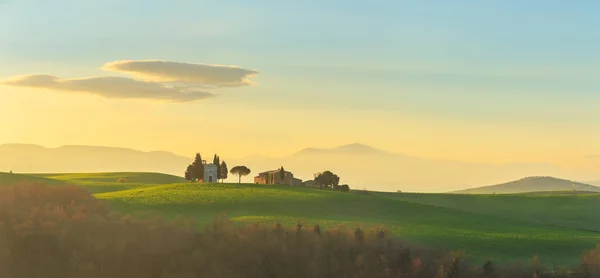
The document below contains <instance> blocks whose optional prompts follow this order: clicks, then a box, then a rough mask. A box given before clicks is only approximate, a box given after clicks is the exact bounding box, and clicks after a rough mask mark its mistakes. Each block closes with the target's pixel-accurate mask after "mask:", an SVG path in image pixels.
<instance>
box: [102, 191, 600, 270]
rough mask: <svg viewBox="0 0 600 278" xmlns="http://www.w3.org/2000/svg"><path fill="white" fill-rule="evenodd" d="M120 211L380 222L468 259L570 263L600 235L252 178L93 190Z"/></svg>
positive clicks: (290, 221)
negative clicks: (257, 181)
mask: <svg viewBox="0 0 600 278" xmlns="http://www.w3.org/2000/svg"><path fill="white" fill-rule="evenodd" d="M96 197H97V198H100V199H105V200H109V201H111V202H112V204H113V206H114V208H115V209H118V210H121V211H124V212H131V213H135V212H143V211H156V212H161V213H164V214H166V215H168V216H175V215H185V216H190V217H193V218H195V219H197V220H199V221H200V222H207V221H209V220H210V219H212V218H213V217H215V216H217V215H219V214H221V213H227V215H228V216H229V217H231V218H233V219H234V220H237V221H240V222H255V221H281V222H283V223H286V224H290V225H293V224H295V223H297V221H302V222H305V223H321V224H323V225H325V226H333V225H337V224H346V225H350V226H355V225H365V226H379V225H385V226H386V227H388V228H389V229H390V230H391V231H392V232H393V233H395V234H398V235H400V236H401V237H403V238H405V239H407V240H410V241H413V242H416V243H419V244H423V245H427V246H435V247H443V248H446V249H457V248H460V249H463V250H464V251H466V252H467V253H468V254H469V255H471V256H472V257H473V258H475V259H478V260H483V259H485V258H486V256H489V257H491V258H493V259H496V260H500V261H501V260H506V259H511V260H515V259H520V260H528V259H530V258H531V257H532V256H533V255H535V254H536V253H537V254H539V255H540V257H541V259H542V260H544V261H545V262H546V263H548V264H552V263H557V264H569V263H574V262H575V261H577V260H578V258H579V256H580V254H581V252H582V250H584V249H587V248H592V247H594V246H595V244H596V243H597V242H600V234H599V233H595V232H588V231H581V230H575V229H567V228H560V227H553V226H550V225H545V224H539V223H532V222H529V221H524V220H518V219H510V218H505V217H500V216H499V215H500V214H499V213H497V214H496V215H491V216H490V215H483V214H477V213H472V212H468V211H458V210H454V209H450V208H443V207H434V206H430V205H423V204H418V203H411V202H406V201H403V200H397V199H393V198H387V197H384V196H378V195H374V196H369V195H360V194H352V193H342V192H330V191H320V190H313V189H306V188H294V187H286V186H261V185H250V184H242V185H237V184H211V185H206V184H171V185H162V186H154V187H146V188H137V189H130V190H124V191H119V192H110V193H102V194H96Z"/></svg>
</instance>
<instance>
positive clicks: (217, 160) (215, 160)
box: [213, 154, 221, 180]
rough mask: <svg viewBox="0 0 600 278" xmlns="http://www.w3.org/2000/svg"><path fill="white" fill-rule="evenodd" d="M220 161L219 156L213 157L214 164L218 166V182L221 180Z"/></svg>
mask: <svg viewBox="0 0 600 278" xmlns="http://www.w3.org/2000/svg"><path fill="white" fill-rule="evenodd" d="M219 160H220V159H219V156H218V155H216V154H215V157H213V164H214V165H217V180H220V179H221V170H219V168H220V167H221V162H220V161H219Z"/></svg>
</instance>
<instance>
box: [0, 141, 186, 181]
mask: <svg viewBox="0 0 600 278" xmlns="http://www.w3.org/2000/svg"><path fill="white" fill-rule="evenodd" d="M191 160H192V159H191V158H187V157H183V156H178V155H175V154H173V153H170V152H165V151H152V152H142V151H137V150H133V149H127V148H114V147H98V146H77V145H69V146H62V147H58V148H45V147H42V146H38V145H29V144H5V145H0V171H10V170H12V171H14V172H15V173H56V172H121V171H134V172H161V173H166V174H173V175H178V176H181V175H182V173H183V172H184V170H185V167H186V166H187V165H188V164H189V163H190V161H191Z"/></svg>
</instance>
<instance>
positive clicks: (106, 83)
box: [0, 74, 214, 102]
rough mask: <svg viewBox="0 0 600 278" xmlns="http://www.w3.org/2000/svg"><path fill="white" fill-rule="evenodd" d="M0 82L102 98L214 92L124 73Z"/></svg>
mask: <svg viewBox="0 0 600 278" xmlns="http://www.w3.org/2000/svg"><path fill="white" fill-rule="evenodd" d="M0 85H7V86H17V87H29V88H38V89H48V90H53V91H61V92H69V93H89V94H93V95H99V96H103V97H106V98H117V99H153V100H162V101H171V102H186V101H194V100H200V99H205V98H209V97H212V96H214V95H213V94H211V93H207V92H202V91H197V90H195V89H193V88H189V87H177V86H175V87H173V86H167V85H165V84H160V83H152V82H144V81H138V80H135V79H131V78H124V77H88V78H73V79H68V78H59V77H56V76H51V75H39V74H33V75H21V76H15V77H12V78H9V79H7V80H3V81H0Z"/></svg>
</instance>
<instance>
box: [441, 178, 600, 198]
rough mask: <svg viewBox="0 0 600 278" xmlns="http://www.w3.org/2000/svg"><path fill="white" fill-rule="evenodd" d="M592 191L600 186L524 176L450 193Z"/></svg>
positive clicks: (595, 190)
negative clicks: (514, 179) (518, 178)
mask: <svg viewBox="0 0 600 278" xmlns="http://www.w3.org/2000/svg"><path fill="white" fill-rule="evenodd" d="M573 189H575V190H580V191H592V192H600V187H596V186H593V185H589V184H584V183H579V182H574V181H570V180H565V179H558V178H553V177H526V178H522V179H520V180H516V181H511V182H507V183H502V184H497V185H489V186H482V187H476V188H469V189H464V190H459V191H454V192H452V193H464V194H517V193H527V192H547V191H569V190H573Z"/></svg>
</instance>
